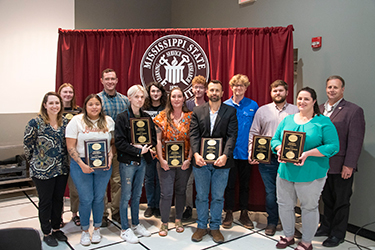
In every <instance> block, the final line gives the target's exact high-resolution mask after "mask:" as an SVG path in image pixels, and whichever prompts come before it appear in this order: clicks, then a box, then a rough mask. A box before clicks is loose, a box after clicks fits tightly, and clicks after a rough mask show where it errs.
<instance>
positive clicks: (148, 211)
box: [143, 207, 154, 218]
mask: <svg viewBox="0 0 375 250" xmlns="http://www.w3.org/2000/svg"><path fill="white" fill-rule="evenodd" d="M153 214H154V208H151V207H147V209H146V211H145V212H144V214H143V216H144V217H146V218H150V217H151V216H152V215H153Z"/></svg>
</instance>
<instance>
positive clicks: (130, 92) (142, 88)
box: [128, 85, 148, 98]
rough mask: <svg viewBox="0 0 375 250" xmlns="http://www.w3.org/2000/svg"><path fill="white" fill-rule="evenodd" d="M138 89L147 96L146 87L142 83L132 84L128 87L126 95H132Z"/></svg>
mask: <svg viewBox="0 0 375 250" xmlns="http://www.w3.org/2000/svg"><path fill="white" fill-rule="evenodd" d="M138 91H142V92H143V94H144V96H145V98H146V97H147V96H148V94H147V91H146V89H145V88H144V87H143V86H142V85H133V86H131V87H130V88H129V89H128V97H132V96H134V95H135V94H136V93H137V92H138Z"/></svg>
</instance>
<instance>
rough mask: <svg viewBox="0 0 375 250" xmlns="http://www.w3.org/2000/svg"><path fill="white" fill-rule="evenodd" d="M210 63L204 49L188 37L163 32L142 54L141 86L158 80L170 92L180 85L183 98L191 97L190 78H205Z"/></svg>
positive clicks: (207, 74)
mask: <svg viewBox="0 0 375 250" xmlns="http://www.w3.org/2000/svg"><path fill="white" fill-rule="evenodd" d="M209 72H210V67H209V63H208V59H207V56H206V53H204V51H203V49H202V48H201V46H199V44H198V43H196V42H195V41H194V40H192V39H191V38H189V37H186V36H182V35H168V36H163V37H161V38H159V39H158V40H156V41H155V42H153V43H152V44H151V45H150V46H149V47H148V48H147V50H146V52H145V53H144V55H143V58H142V61H141V67H140V74H141V80H142V84H143V86H144V87H146V85H147V84H148V83H150V82H160V83H161V84H162V85H163V86H164V89H165V90H166V91H167V93H169V92H170V91H171V90H172V89H173V88H175V87H180V88H181V89H182V91H183V92H184V94H185V97H186V100H188V99H190V98H192V97H193V92H192V91H191V81H192V80H193V78H194V77H195V76H197V75H202V76H204V77H205V78H206V79H208V76H209Z"/></svg>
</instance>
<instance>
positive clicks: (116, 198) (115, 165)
mask: <svg viewBox="0 0 375 250" xmlns="http://www.w3.org/2000/svg"><path fill="white" fill-rule="evenodd" d="M100 81H101V83H102V84H103V91H102V92H100V93H98V96H99V97H100V98H101V99H102V102H103V110H104V111H105V113H106V115H109V116H110V117H112V119H113V120H114V121H115V122H116V117H117V115H118V114H120V113H121V112H123V111H125V110H126V109H128V107H130V103H129V100H128V98H127V97H126V96H125V95H123V94H120V93H119V92H117V91H116V85H117V83H118V78H117V75H116V72H115V71H114V70H113V69H105V70H104V71H103V72H102V78H101V79H100ZM110 183H111V211H112V220H116V221H117V222H119V223H121V218H120V200H121V177H120V171H119V162H118V161H117V154H115V155H114V156H113V161H112V176H111V179H110ZM105 204H106V205H105V206H106V207H105V208H106V209H104V214H103V220H102V227H107V226H108V220H107V219H108V211H107V208H108V199H106V201H105Z"/></svg>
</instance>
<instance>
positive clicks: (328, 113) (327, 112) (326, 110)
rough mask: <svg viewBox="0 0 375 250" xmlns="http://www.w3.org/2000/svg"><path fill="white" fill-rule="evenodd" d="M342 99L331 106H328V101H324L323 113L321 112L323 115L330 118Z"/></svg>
mask: <svg viewBox="0 0 375 250" xmlns="http://www.w3.org/2000/svg"><path fill="white" fill-rule="evenodd" d="M342 99H343V98H341V99H340V100H338V101H337V102H335V104H333V105H332V106H331V105H329V103H328V101H326V102H325V103H324V112H323V115H325V116H328V117H331V115H332V113H333V111H334V110H335V108H336V107H337V105H339V103H340V102H341V100H342Z"/></svg>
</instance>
